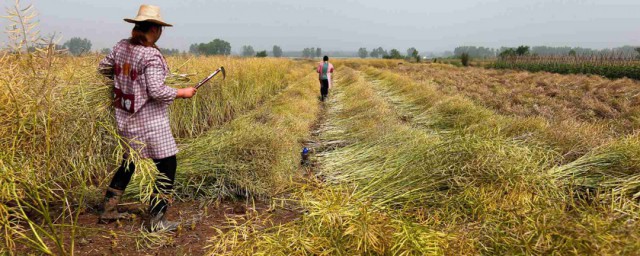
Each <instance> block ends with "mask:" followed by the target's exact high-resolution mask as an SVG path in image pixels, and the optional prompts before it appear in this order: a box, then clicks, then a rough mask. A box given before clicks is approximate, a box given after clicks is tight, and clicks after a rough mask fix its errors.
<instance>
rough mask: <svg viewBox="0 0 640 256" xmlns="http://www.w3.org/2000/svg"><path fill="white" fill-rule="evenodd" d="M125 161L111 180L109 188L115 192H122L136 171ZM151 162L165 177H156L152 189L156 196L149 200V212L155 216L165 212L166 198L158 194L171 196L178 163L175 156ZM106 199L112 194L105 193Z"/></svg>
mask: <svg viewBox="0 0 640 256" xmlns="http://www.w3.org/2000/svg"><path fill="white" fill-rule="evenodd" d="M127 162H128V161H127V160H126V159H125V160H123V161H122V164H121V165H120V168H118V171H117V172H116V174H115V175H114V176H113V178H112V179H111V184H110V185H109V187H111V188H113V189H117V190H124V189H125V188H126V187H127V185H129V182H130V181H131V176H132V175H133V172H134V171H135V169H136V166H135V164H134V163H133V162H128V163H127ZM153 162H154V163H155V164H156V168H158V171H159V172H160V173H161V174H163V175H164V176H166V178H165V177H162V178H161V177H158V178H157V179H156V186H155V188H154V191H153V192H154V193H156V194H157V195H156V196H154V197H152V198H151V208H150V212H151V213H152V214H157V213H159V212H161V211H162V212H164V211H165V210H166V207H167V204H168V201H167V198H166V196H161V195H158V194H163V195H168V194H171V191H172V190H173V182H174V180H175V178H176V168H177V167H178V162H177V160H176V156H170V157H167V158H162V159H153ZM106 196H107V197H111V196H113V194H112V193H110V192H109V191H107V195H106Z"/></svg>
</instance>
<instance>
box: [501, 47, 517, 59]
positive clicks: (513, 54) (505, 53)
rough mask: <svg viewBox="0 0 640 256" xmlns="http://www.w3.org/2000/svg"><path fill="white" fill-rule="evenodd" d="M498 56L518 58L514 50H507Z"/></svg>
mask: <svg viewBox="0 0 640 256" xmlns="http://www.w3.org/2000/svg"><path fill="white" fill-rule="evenodd" d="M498 56H500V58H506V57H512V56H516V50H515V49H513V48H506V49H504V50H503V51H502V52H501V53H500V55H498Z"/></svg>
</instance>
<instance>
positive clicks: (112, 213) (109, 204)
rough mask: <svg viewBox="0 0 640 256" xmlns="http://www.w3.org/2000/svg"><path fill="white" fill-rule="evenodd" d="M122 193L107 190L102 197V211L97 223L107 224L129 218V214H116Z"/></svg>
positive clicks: (110, 189)
mask: <svg viewBox="0 0 640 256" xmlns="http://www.w3.org/2000/svg"><path fill="white" fill-rule="evenodd" d="M123 193H124V191H123V190H117V189H114V188H107V193H106V195H105V196H104V205H103V208H104V210H103V211H102V214H100V218H99V219H98V222H99V223H104V224H107V223H110V222H112V221H116V220H120V219H126V218H129V214H127V213H119V212H118V203H119V202H120V198H121V197H122V194H123Z"/></svg>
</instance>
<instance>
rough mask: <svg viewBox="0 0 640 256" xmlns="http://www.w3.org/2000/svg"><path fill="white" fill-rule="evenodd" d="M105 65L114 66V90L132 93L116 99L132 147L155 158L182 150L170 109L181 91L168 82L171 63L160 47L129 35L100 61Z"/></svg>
mask: <svg viewBox="0 0 640 256" xmlns="http://www.w3.org/2000/svg"><path fill="white" fill-rule="evenodd" d="M105 68H106V69H108V68H112V70H113V76H114V77H113V78H114V82H115V88H114V89H115V90H114V91H115V92H116V93H121V94H124V95H127V96H128V97H124V98H120V99H119V100H116V102H115V103H116V104H119V106H118V107H116V110H115V111H116V122H117V125H118V133H119V134H120V136H122V137H123V138H125V140H126V141H127V142H128V143H129V145H130V146H131V149H132V150H135V151H136V152H137V153H138V154H140V156H141V157H143V158H152V159H161V158H166V157H170V156H173V155H175V154H176V153H178V148H177V146H176V142H175V140H174V138H173V134H171V126H170V124H169V111H168V108H169V104H171V102H173V100H174V99H175V98H176V95H177V93H178V92H177V90H176V89H174V88H171V87H168V86H166V85H164V80H165V78H166V77H167V75H168V73H169V67H168V65H167V62H166V61H165V59H164V57H162V54H161V53H160V51H159V50H158V49H156V48H154V47H145V46H140V45H131V44H129V40H127V39H125V40H122V41H120V42H118V44H116V46H115V47H114V48H113V50H112V51H111V53H110V54H109V55H107V57H105V58H104V59H103V60H102V61H101V62H100V65H99V69H101V70H104V69H105ZM116 99H118V97H116Z"/></svg>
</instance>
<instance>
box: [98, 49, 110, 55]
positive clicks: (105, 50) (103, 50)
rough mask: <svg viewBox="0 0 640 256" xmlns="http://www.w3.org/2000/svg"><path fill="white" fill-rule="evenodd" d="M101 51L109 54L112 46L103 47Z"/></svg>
mask: <svg viewBox="0 0 640 256" xmlns="http://www.w3.org/2000/svg"><path fill="white" fill-rule="evenodd" d="M100 53H102V54H104V55H107V54H109V53H111V49H110V48H102V50H100Z"/></svg>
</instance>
